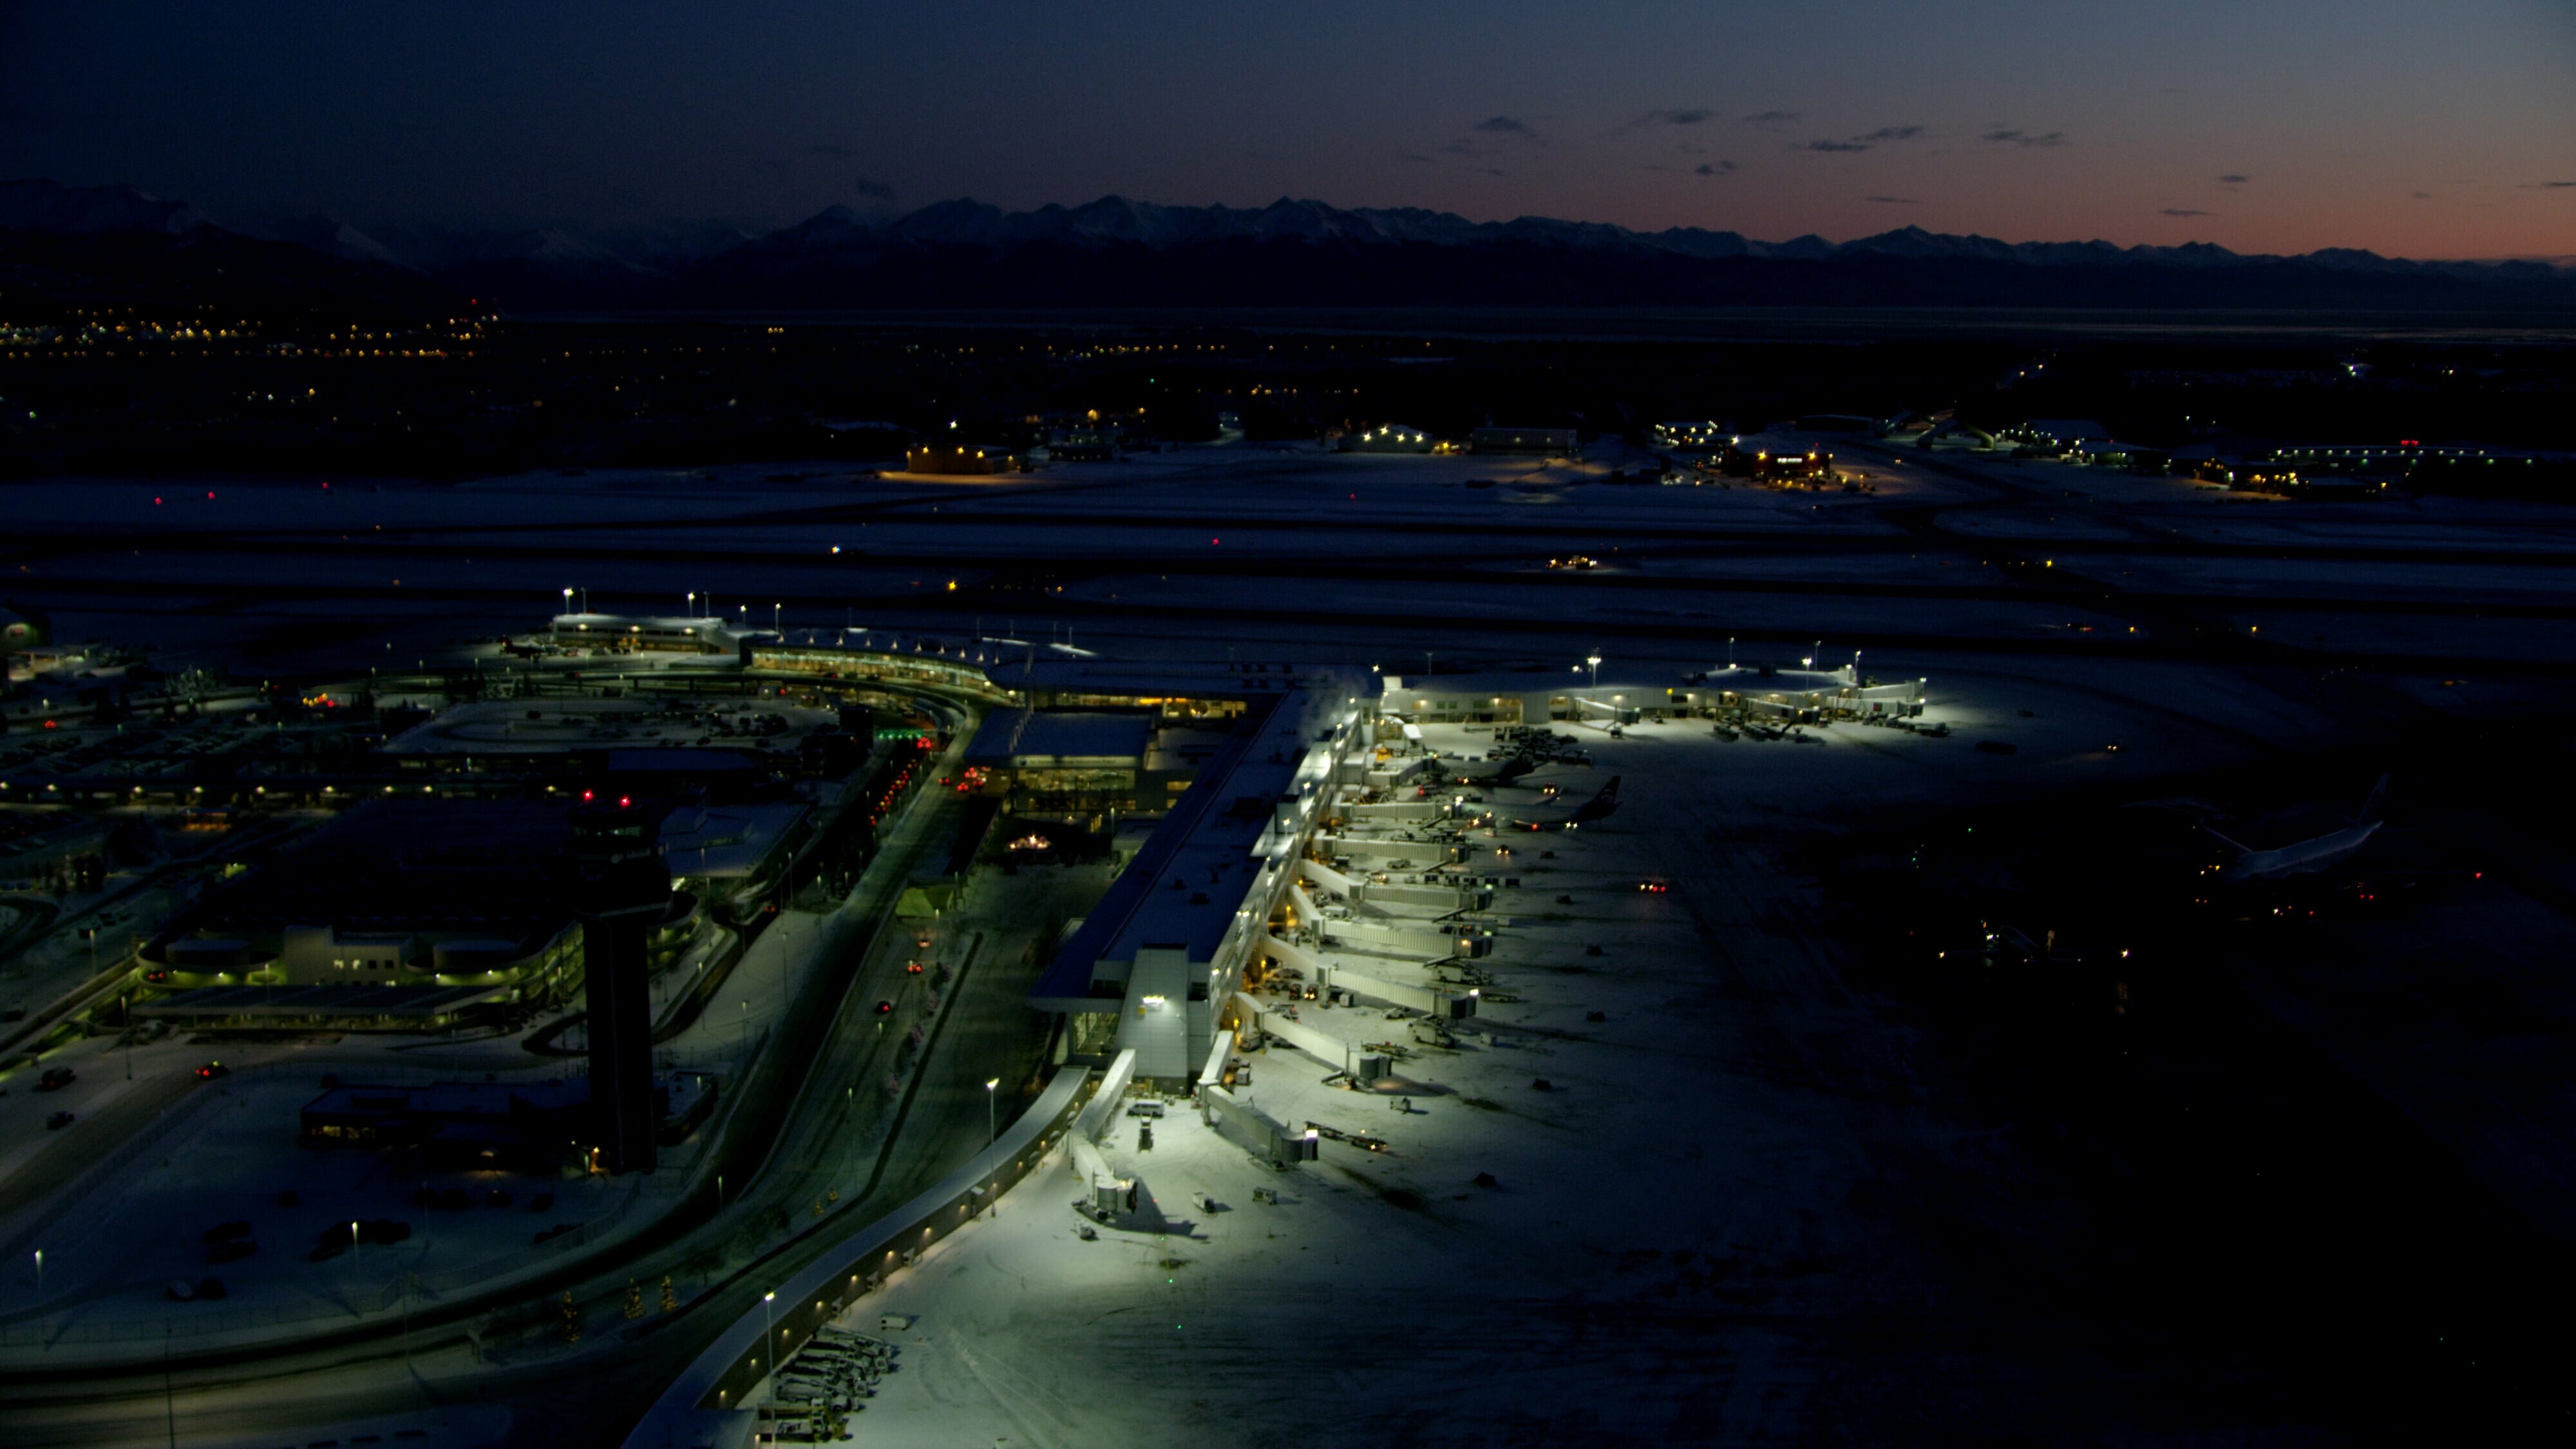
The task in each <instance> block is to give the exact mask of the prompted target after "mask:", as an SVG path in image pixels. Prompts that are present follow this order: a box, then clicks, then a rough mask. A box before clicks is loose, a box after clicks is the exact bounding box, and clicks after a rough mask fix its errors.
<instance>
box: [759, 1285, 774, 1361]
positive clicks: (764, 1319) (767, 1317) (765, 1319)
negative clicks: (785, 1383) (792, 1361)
mask: <svg viewBox="0 0 2576 1449" xmlns="http://www.w3.org/2000/svg"><path fill="white" fill-rule="evenodd" d="M777 1297H778V1294H777V1293H776V1292H775V1291H772V1292H768V1293H763V1294H761V1295H760V1344H761V1347H760V1352H761V1357H762V1358H763V1359H765V1360H767V1362H768V1364H769V1372H768V1375H767V1376H768V1377H770V1378H776V1377H777V1376H778V1340H777V1339H775V1338H772V1337H770V1335H771V1333H773V1332H774V1331H776V1327H777V1325H776V1324H775V1323H774V1322H773V1321H772V1319H771V1313H772V1310H771V1308H770V1306H769V1305H770V1304H771V1303H772V1302H774V1301H776V1300H777Z"/></svg>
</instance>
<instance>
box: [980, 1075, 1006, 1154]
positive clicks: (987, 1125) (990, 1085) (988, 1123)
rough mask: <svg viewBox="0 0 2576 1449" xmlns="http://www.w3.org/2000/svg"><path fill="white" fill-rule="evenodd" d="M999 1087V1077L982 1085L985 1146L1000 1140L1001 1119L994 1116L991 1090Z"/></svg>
mask: <svg viewBox="0 0 2576 1449" xmlns="http://www.w3.org/2000/svg"><path fill="white" fill-rule="evenodd" d="M1000 1085H1002V1079H1001V1078H999V1077H995V1078H993V1079H992V1080H991V1081H989V1082H986V1083H985V1084H984V1140H985V1142H986V1143H987V1144H990V1143H994V1142H999V1141H1001V1140H1002V1119H1001V1118H1000V1117H999V1116H997V1115H995V1114H996V1111H997V1109H996V1108H995V1107H994V1106H993V1089H994V1088H996V1087H998V1086H1000Z"/></svg>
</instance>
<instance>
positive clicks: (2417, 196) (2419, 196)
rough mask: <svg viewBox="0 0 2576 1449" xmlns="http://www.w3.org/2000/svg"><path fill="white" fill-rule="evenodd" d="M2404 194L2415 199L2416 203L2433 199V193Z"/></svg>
mask: <svg viewBox="0 0 2576 1449" xmlns="http://www.w3.org/2000/svg"><path fill="white" fill-rule="evenodd" d="M2406 194H2407V195H2408V196H2411V197H2413V198H2414V199H2416V200H2417V201H2430V200H2432V199H2433V193H2431V192H2429V191H2410V192H2407V193H2406Z"/></svg>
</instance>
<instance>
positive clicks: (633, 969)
mask: <svg viewBox="0 0 2576 1449" xmlns="http://www.w3.org/2000/svg"><path fill="white" fill-rule="evenodd" d="M666 808H667V807H665V806H662V805H659V804H655V803H651V802H647V801H645V800H641V799H638V798H637V797H635V796H633V795H611V794H609V793H608V792H606V791H598V792H593V791H588V790H585V791H583V792H582V802H581V803H580V804H579V805H576V806H574V807H573V811H572V832H573V843H572V875H571V886H572V907H573V912H574V914H575V915H577V916H578V917H580V919H581V951H582V995H583V997H584V999H585V1001H586V1003H587V1005H588V1006H589V1009H590V1021H589V1027H590V1112H591V1123H592V1127H591V1130H592V1133H593V1141H594V1142H595V1144H596V1145H597V1147H598V1149H599V1154H600V1157H601V1158H602V1160H603V1163H604V1165H605V1166H606V1167H607V1169H608V1170H609V1171H610V1172H613V1173H614V1172H651V1171H652V1170H653V1166H654V1161H655V1156H656V1144H655V1141H654V1136H655V1132H656V1131H657V1129H658V1128H659V1126H660V1124H661V1112H660V1110H659V1107H658V1106H657V1104H656V1102H655V1098H654V1093H653V1011H652V987H651V984H650V982H649V981H648V980H647V979H646V966H645V954H644V943H645V937H646V935H647V933H649V932H650V931H651V930H652V929H653V927H655V926H656V925H659V924H660V923H661V921H662V918H663V916H664V915H665V914H666V913H667V912H668V911H669V910H670V906H671V872H670V869H669V867H668V866H666V865H665V864H664V863H663V860H662V855H661V849H660V843H659V838H660V835H661V823H662V816H663V814H664V813H665V811H666Z"/></svg>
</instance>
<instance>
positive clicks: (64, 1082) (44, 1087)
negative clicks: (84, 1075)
mask: <svg viewBox="0 0 2576 1449" xmlns="http://www.w3.org/2000/svg"><path fill="white" fill-rule="evenodd" d="M79 1075H80V1074H79V1073H78V1072H75V1071H73V1070H72V1069H71V1068H69V1067H47V1068H45V1074H44V1075H43V1076H41V1077H38V1078H36V1090H37V1091H39V1092H58V1091H60V1090H62V1089H63V1088H65V1087H68V1086H70V1085H71V1084H72V1082H73V1080H74V1079H75V1078H77V1077H78V1076H79Z"/></svg>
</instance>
